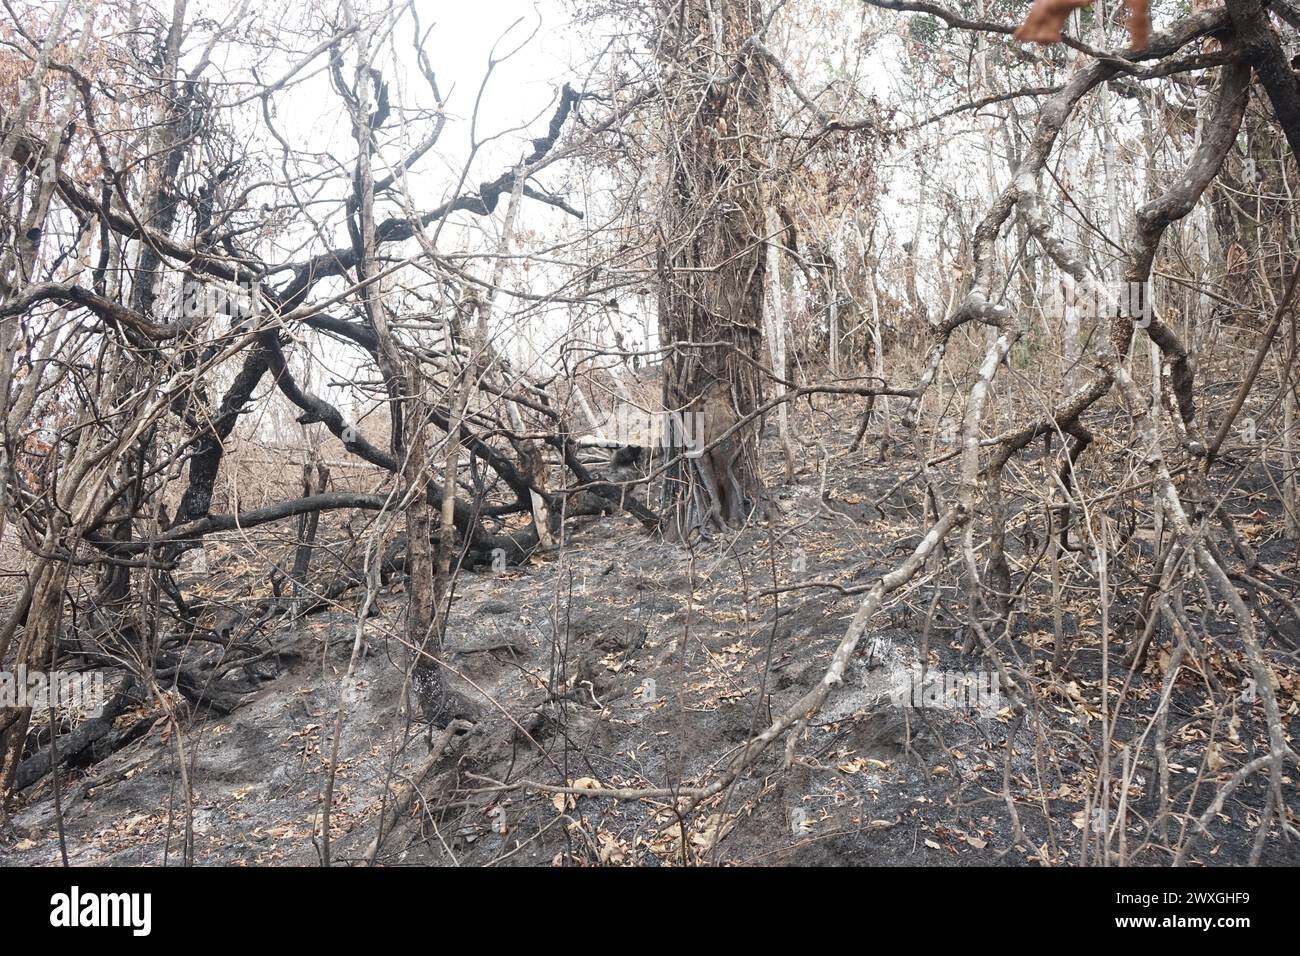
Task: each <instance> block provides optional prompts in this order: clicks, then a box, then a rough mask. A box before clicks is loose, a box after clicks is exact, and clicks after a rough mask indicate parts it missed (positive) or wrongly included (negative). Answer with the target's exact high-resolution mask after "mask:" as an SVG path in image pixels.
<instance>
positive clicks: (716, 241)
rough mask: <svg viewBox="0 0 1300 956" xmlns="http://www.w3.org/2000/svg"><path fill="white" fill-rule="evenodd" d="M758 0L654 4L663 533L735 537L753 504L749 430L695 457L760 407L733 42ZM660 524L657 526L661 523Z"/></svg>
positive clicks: (743, 131) (751, 148) (748, 185)
mask: <svg viewBox="0 0 1300 956" xmlns="http://www.w3.org/2000/svg"><path fill="white" fill-rule="evenodd" d="M761 8H762V3H761V0H712V2H707V0H659V9H660V14H661V23H662V25H663V46H662V52H663V55H664V57H665V84H664V86H665V97H666V101H667V102H666V110H667V115H666V128H667V130H668V131H669V135H670V136H671V137H672V143H671V146H670V148H669V150H668V169H667V179H666V195H665V197H664V209H663V217H662V222H663V231H662V234H661V246H660V251H659V271H660V274H659V328H660V336H661V340H662V342H663V343H664V346H665V348H666V352H665V360H664V403H665V405H666V407H667V408H668V409H669V410H670V412H680V413H682V418H681V419H680V420H678V419H677V418H676V416H670V419H671V425H670V428H669V433H670V435H672V436H673V438H674V445H678V446H680V445H687V446H688V447H689V448H690V453H691V455H692V456H693V457H690V458H688V459H686V461H685V462H684V463H683V465H682V466H681V467H679V468H678V469H677V470H676V474H675V475H671V476H670V478H674V479H675V480H670V482H669V483H668V486H667V488H668V500H667V501H666V502H665V503H666V504H670V505H672V509H671V513H672V514H673V522H674V525H673V527H672V529H670V530H671V532H672V533H674V534H676V535H677V536H679V537H687V536H689V535H691V534H692V533H694V532H695V531H704V532H707V531H708V530H710V529H719V528H722V527H728V526H735V525H738V524H740V523H741V522H743V521H744V519H745V517H746V516H747V515H748V513H749V511H750V510H751V508H752V507H753V506H754V505H755V504H756V503H757V502H758V499H759V495H760V491H761V484H760V481H759V476H758V467H757V454H758V437H759V436H758V432H759V424H758V423H756V422H754V423H749V424H747V425H746V426H745V427H743V428H741V429H739V430H738V431H737V432H735V434H734V435H732V436H731V437H730V438H728V439H727V440H725V441H723V442H721V443H719V444H718V446H717V447H716V448H713V449H710V450H704V451H703V453H702V454H701V451H702V446H707V445H708V444H710V443H712V442H714V441H715V440H716V439H718V438H719V437H720V436H721V435H722V434H723V433H725V432H726V431H727V429H729V428H731V427H732V426H733V425H734V424H735V423H736V421H737V420H738V419H739V418H741V417H743V416H745V415H748V414H749V413H751V412H752V411H754V409H755V408H756V407H757V406H758V404H759V402H760V401H761V395H762V380H761V377H760V376H761V372H760V370H761V369H762V368H763V366H764V364H765V363H764V361H763V350H762V346H763V292H764V279H765V270H764V244H763V238H764V235H763V227H764V209H765V204H764V201H763V200H764V196H763V186H762V180H761V177H762V175H763V171H764V162H763V156H764V155H765V146H764V139H765V137H764V131H765V128H766V123H767V113H768V106H769V92H768V78H767V73H766V68H765V64H764V62H763V61H762V60H761V59H760V58H759V57H758V56H756V55H755V54H754V51H753V50H752V49H751V48H750V47H749V46H748V44H747V41H748V40H749V38H750V37H752V36H754V34H755V33H756V32H757V30H758V28H759V27H760V26H761V24H762V16H761V12H762V9H761ZM665 513H666V514H667V513H669V512H668V510H667V509H666V510H665Z"/></svg>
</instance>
